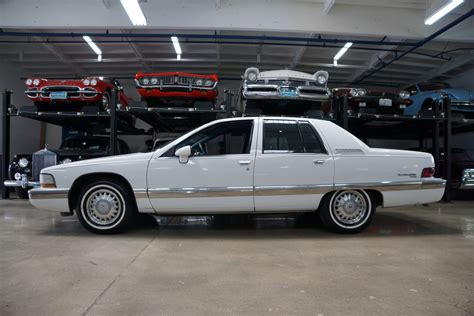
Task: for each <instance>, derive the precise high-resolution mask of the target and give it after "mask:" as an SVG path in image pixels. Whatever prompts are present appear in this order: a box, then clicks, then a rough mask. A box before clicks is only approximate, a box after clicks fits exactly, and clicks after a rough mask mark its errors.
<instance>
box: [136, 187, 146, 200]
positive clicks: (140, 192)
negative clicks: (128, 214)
mask: <svg viewBox="0 0 474 316" xmlns="http://www.w3.org/2000/svg"><path fill="white" fill-rule="evenodd" d="M133 195H135V198H136V199H147V198H148V193H147V191H146V189H133Z"/></svg>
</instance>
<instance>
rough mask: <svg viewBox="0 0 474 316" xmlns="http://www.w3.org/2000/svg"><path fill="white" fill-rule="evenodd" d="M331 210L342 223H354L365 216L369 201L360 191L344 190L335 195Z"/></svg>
mask: <svg viewBox="0 0 474 316" xmlns="http://www.w3.org/2000/svg"><path fill="white" fill-rule="evenodd" d="M331 211H332V213H333V215H334V217H335V219H336V220H337V221H339V222H340V223H342V224H344V225H354V224H358V223H359V222H360V221H361V220H363V219H364V218H365V215H366V214H367V202H366V200H365V198H364V196H363V195H362V193H360V192H358V191H343V192H341V193H339V194H338V195H336V196H335V197H334V201H333V203H332V209H331Z"/></svg>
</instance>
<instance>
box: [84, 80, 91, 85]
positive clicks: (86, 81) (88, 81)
mask: <svg viewBox="0 0 474 316" xmlns="http://www.w3.org/2000/svg"><path fill="white" fill-rule="evenodd" d="M82 82H83V83H84V85H86V86H88V85H90V83H91V81H90V80H89V79H84V80H83V81H82Z"/></svg>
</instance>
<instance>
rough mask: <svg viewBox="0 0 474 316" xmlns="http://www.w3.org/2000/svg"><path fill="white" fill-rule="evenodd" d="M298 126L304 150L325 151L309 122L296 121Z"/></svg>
mask: <svg viewBox="0 0 474 316" xmlns="http://www.w3.org/2000/svg"><path fill="white" fill-rule="evenodd" d="M298 127H299V128H300V131H301V136H302V137H303V143H304V149H305V152H307V153H315V154H321V153H326V150H325V149H324V146H323V144H322V142H321V139H320V138H319V136H318V135H317V134H316V131H315V130H314V128H313V126H311V124H310V123H309V122H305V121H300V122H298Z"/></svg>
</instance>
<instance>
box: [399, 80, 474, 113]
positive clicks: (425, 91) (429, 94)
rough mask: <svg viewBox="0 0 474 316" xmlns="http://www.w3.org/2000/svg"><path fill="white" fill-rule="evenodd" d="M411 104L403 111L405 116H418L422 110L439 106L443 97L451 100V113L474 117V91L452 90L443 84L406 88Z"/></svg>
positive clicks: (425, 83)
mask: <svg viewBox="0 0 474 316" xmlns="http://www.w3.org/2000/svg"><path fill="white" fill-rule="evenodd" d="M407 90H408V92H410V99H411V100H412V101H413V104H412V105H411V106H409V107H407V108H406V109H405V115H418V114H420V112H421V111H423V110H433V108H434V106H440V104H441V100H442V98H443V95H447V96H448V97H449V98H450V99H451V111H452V112H458V113H462V114H464V115H465V117H474V91H468V90H465V89H456V88H452V87H451V85H450V84H448V83H445V82H420V83H418V84H415V85H413V86H411V87H408V88H407Z"/></svg>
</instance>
